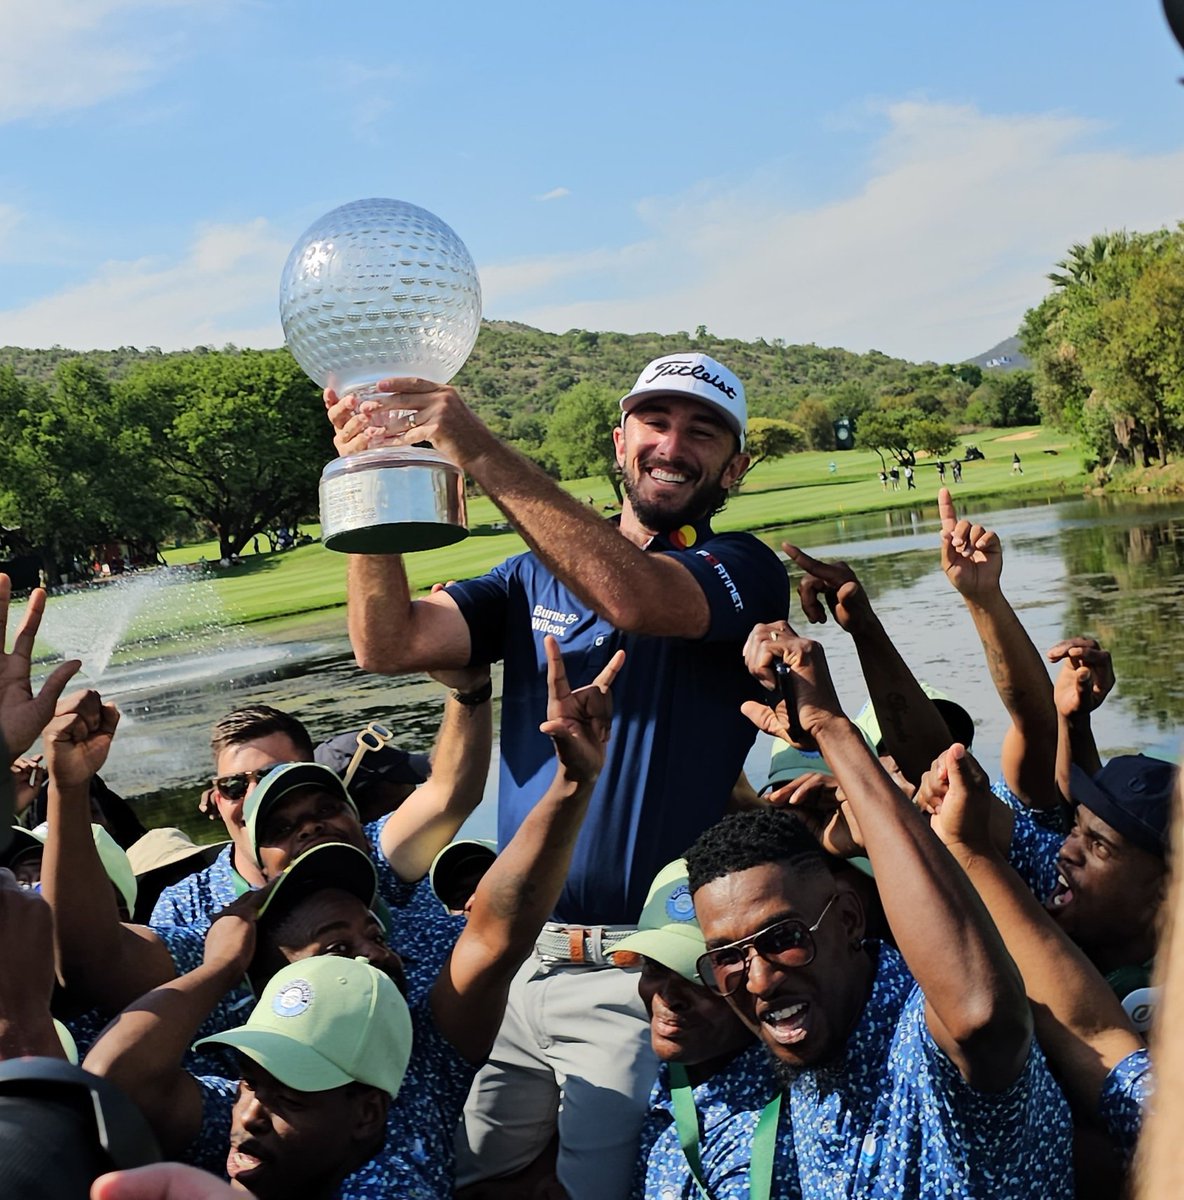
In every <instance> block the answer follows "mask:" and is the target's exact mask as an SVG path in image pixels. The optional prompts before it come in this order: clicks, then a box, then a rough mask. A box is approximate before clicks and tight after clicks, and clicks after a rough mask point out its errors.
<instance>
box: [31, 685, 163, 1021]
mask: <svg viewBox="0 0 1184 1200" xmlns="http://www.w3.org/2000/svg"><path fill="white" fill-rule="evenodd" d="M118 723H119V712H118V710H117V709H116V708H115V706H114V705H113V704H104V703H103V702H102V700H101V699H100V697H99V694H98V692H93V691H85V692H75V693H74V694H73V695H72V696H67V697H66V699H65V700H63V701H61V703H60V704H59V705H58V711H57V714H56V715H55V716H54V718H53V720H52V721H51V722H50V723H49V725H48V727H47V728H46V730H45V757H46V765H47V767H48V769H49V812H48V825H49V833H48V836H47V839H46V843H45V855H44V857H43V859H42V866H41V886H42V890H43V892H44V894H45V898H46V899H47V900H48V901H49V904H50V907H51V908H52V909H53V917H54V941H55V953H56V958H57V970H58V978H59V980H60V981H61V982H62V984H63V985H64V986H65V987H66V988H67V989H68V990H69V991H70V993H71V995H72V996H73V997H75V998H76V999H77V1000H79V1001H80V1002H81V1003H83V1004H85V1005H87V1006H90V1005H94V1006H96V1007H98V1008H99V1009H100V1010H102V1011H103V1012H106V1013H111V1012H117V1011H118V1010H119V1009H121V1008H122V1007H123V1006H124V1005H125V1004H127V1003H128V1001H130V1000H133V999H135V997H137V996H139V995H142V994H143V993H144V992H146V991H148V990H149V989H150V988H153V987H155V986H156V985H157V984H159V983H163V982H164V981H165V980H166V979H171V978H172V977H173V976H174V974H175V973H176V972H175V970H174V967H173V961H172V958H171V956H170V955H169V952H168V950H167V949H166V948H165V946H164V944H163V943H162V942H161V941H160V939H159V938H157V937H156V935H155V934H153V933H152V932H151V931H150V930H148V929H146V928H144V927H141V926H132V925H125V924H124V923H123V922H122V921H121V920H120V917H119V908H118V905H117V903H116V899H115V891H114V888H113V887H112V884H111V881H110V880H109V879H108V878H107V874H106V872H105V871H104V870H103V864H102V862H101V861H100V859H99V853H98V851H97V850H96V849H95V843H94V836H93V834H92V833H91V827H90V781H91V779H92V778H93V776H94V775H95V773H96V772H97V771H98V770H99V768H100V767H101V766H102V765H103V763H104V762H105V761H106V759H107V752H108V750H110V748H111V739H112V738H113V737H114V735H115V727H116V725H117V724H118Z"/></svg>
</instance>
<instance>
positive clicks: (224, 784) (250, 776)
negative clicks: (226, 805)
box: [210, 762, 288, 801]
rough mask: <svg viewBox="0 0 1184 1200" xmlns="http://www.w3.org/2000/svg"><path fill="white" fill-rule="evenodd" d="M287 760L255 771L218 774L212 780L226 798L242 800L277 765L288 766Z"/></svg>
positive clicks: (217, 790) (217, 789) (218, 791)
mask: <svg viewBox="0 0 1184 1200" xmlns="http://www.w3.org/2000/svg"><path fill="white" fill-rule="evenodd" d="M287 765H288V764H287V763H286V762H279V763H270V764H269V765H268V766H266V767H256V768H255V769H254V770H253V771H235V773H234V774H233V775H218V776H216V777H215V778H214V779H211V780H210V783H212V784H213V786H214V790H215V791H216V792H217V793H218V795H220V796H222V797H223V798H224V799H226V800H234V801H238V800H242V799H243V797H245V796H246V794H247V793H248V792H249V791H250V790H251V788H252V787H253V786H254V785H255V784H257V783H258V782H259V780H260V779H262V778H263V777H264V776H265V775H267V774H268V773H269V772H271V771H274V770H275V769H276V767H286V766H287Z"/></svg>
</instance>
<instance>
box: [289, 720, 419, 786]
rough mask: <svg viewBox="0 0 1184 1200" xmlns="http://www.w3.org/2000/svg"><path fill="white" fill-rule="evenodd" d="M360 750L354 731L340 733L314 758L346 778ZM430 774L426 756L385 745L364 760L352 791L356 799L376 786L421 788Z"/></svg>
mask: <svg viewBox="0 0 1184 1200" xmlns="http://www.w3.org/2000/svg"><path fill="white" fill-rule="evenodd" d="M357 749H358V734H357V731H356V730H354V731H353V732H350V733H339V734H337V735H336V736H335V737H331V738H329V739H328V740H326V741H324V742H322V743H321V744H320V745H319V746H318V747H317V748H316V749H315V750H314V751H313V755H312V756H313V758H314V759H315V760H316V761H317V762H319V763H323V764H324V765H325V766H327V767H330V768H332V769H333V770H334V771H336V772H337V774H338V775H340V776H342V777H343V778H344V776H345V772H346V770H347V769H348V767H349V764H350V763H351V762H352V761H353V757H354V755H355V754H356V753H357ZM431 773H432V764H431V760H430V759H429V758H428V756H427V755H426V754H411V753H409V752H408V751H406V750H401V749H400V748H399V747H398V746H391V745H385V746H380V747H379V748H378V749H377V750H367V752H366V753H365V754H363V755H362V756H361V758H360V759H359V761H358V766H357V770H356V771H355V772H354V777H353V779H351V780H350V784H349V787H350V791H351V792H353V793H355V794H356V795H362V794H363V793H364V792H365V791H366V789H367V788H369V787H371V786H373V785H374V784H376V783H401V784H409V785H411V786H413V787H418V786H419V785H420V784H421V783H425V782H426V781H427V778H428V776H429V775H431Z"/></svg>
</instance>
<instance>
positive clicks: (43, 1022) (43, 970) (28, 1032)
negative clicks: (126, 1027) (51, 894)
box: [0, 869, 65, 1061]
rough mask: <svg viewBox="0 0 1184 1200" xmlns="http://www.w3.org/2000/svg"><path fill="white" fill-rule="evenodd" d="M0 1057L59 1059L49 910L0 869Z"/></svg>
mask: <svg viewBox="0 0 1184 1200" xmlns="http://www.w3.org/2000/svg"><path fill="white" fill-rule="evenodd" d="M0 963H3V967H0V1061H3V1060H4V1059H8V1058H28V1057H33V1058H64V1057H65V1055H64V1053H63V1051H62V1043H61V1042H60V1041H59V1039H58V1035H57V1030H56V1029H55V1028H54V1024H53V1017H51V1016H50V1012H49V1002H50V999H51V998H52V996H53V915H52V914H51V913H50V911H49V905H48V904H46V903H45V901H44V900H42V898H41V897H40V896H38V895H36V894H35V893H33V892H27V891H25V890H24V889H22V888H21V887H20V886H19V885H18V884H17V881H16V879H15V877H14V876H13V874H12V872H11V871H8V870H4V869H0Z"/></svg>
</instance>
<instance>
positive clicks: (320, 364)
mask: <svg viewBox="0 0 1184 1200" xmlns="http://www.w3.org/2000/svg"><path fill="white" fill-rule="evenodd" d="M280 319H281V320H282V322H283V326H284V337H285V338H286V339H287V343H288V348H289V349H290V350H291V351H292V355H293V357H295V359H296V361H297V362H298V363H299V364H300V366H301V367H302V368H303V369H304V370H305V372H306V373H307V374H308V375H309V376H311V378H312V379H314V380H315V381H316V382H317V383H318V384H320V386H321V387H328V388H332V389H333V390H334V391H335V392H336V393H337V394H338V395H339V396H344V395H346V394H348V393H350V392H352V393H354V395H356V396H357V397H358V399H359V401H364V400H367V399H380V400H383V401H386V402H387V403H388V406H389V405H390V404H392V403H393V404H396V405H397V399H396V398H395V397H392V396H391V395H390V394H388V393H385V392H379V391H378V390H377V387H376V385H377V383H378V381H379V380H382V379H387V378H391V377H395V376H414V377H418V378H420V379H430V380H431V381H432V382H433V383H437V384H441V385H443V384H446V383H447V382H448V381H449V380H450V379H451V378H452V377H453V376H454V375H455V374H456V373H457V371H459V370H460V369H461V367H462V366H464V363H465V359H467V358H468V357H469V354H470V352H471V351H472V349H473V343H474V342H476V340H477V334H478V332H479V331H480V328H481V283H480V280H479V279H478V278H477V269H476V267H475V266H474V265H473V259H472V256H471V255H470V254H469V252H468V250H467V249H466V248H465V244H464V243H463V242H462V241H461V240H460V238H458V237H457V236H456V234H455V233H454V232H453V231H452V230H451V229H450V228H449V227H448V226H447V225H445V224H444V222H443V221H441V220H440V218H439V217H437V216H434V215H433V214H432V213H430V212H428V211H426V210H425V209H422V208H418V207H417V206H416V205H414V204H407V203H405V202H404V201H402V200H357V201H355V202H354V203H352V204H345V205H342V206H341V207H340V208H335V209H334V210H333V211H332V212H330V213H326V214H325V216H323V217H321V218H320V220H319V221H316V222H314V223H313V225H312V226H311V227H310V228H309V229H308V230H306V231H305V233H304V235H303V236H302V237H301V238H300V240H299V241H298V242H297V243H296V245H295V246H294V247H293V248H292V253H291V254H289V255H288V261H287V264H286V265H285V266H284V274H283V278H282V279H281V281H280ZM388 413H389V407H388ZM407 415H408V414H406V413H401V414H400V413H395V414H394V419H393V420H392V421H391V422H390V424H389V428H390V429H391V430H392V431H397V430H398V429H399V428H403V429H406V428H408V427H409V426H410V424H412V422H409V421H407V420H406V417H407ZM400 419H401V420H400ZM320 500H321V540H322V542H323V543H324V544H325V545H326V546H328V547H329V549H330V550H342V551H345V552H347V553H350V554H404V553H407V552H408V551H412V550H431V549H434V548H436V547H437V546H447V545H450V544H452V543H453V542H458V541H460V540H461V538H463V537H466V536H467V534H468V530H467V529H466V528H465V489H464V475H463V473H462V471H461V469H460V468H459V467H458V466H457V465H456V464H455V463H454V462H451V461H450V460H449V459H447V458H445V457H444V456H443V455H442V454H440V453H438V452H437V451H435V450H433V449H431V448H430V447H427V446H377V447H375V448H374V449H372V450H365V451H362V452H361V453H360V454H351V455H348V456H347V457H345V458H338V459H336V460H334V461H333V462H331V463H330V464H329V465H328V466H327V467H326V468H325V470H324V472H323V474H322V475H321V485H320Z"/></svg>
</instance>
